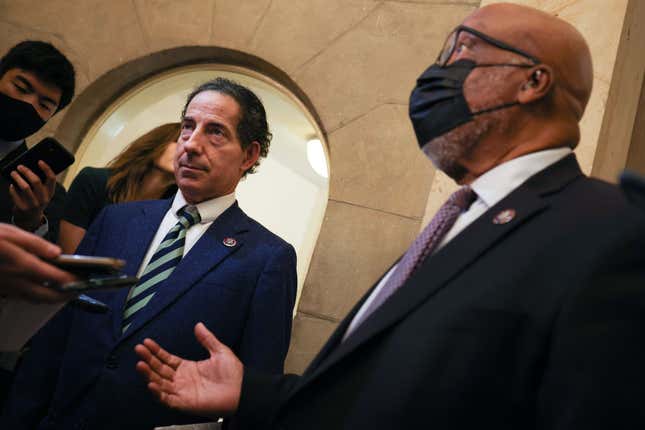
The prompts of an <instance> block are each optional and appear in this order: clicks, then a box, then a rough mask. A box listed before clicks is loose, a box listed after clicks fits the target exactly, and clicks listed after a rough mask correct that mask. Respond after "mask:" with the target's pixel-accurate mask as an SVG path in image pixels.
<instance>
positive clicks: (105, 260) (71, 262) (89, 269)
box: [50, 254, 125, 275]
mask: <svg viewBox="0 0 645 430" xmlns="http://www.w3.org/2000/svg"><path fill="white" fill-rule="evenodd" d="M50 262H51V264H53V265H54V266H57V267H60V268H61V269H63V270H65V271H67V272H71V273H75V274H78V275H91V274H106V275H107V274H114V273H117V272H118V271H119V270H121V269H123V267H125V260H121V259H118V258H111V257H94V256H90V255H71V254H61V255H59V256H58V257H56V258H54V259H53V260H50Z"/></svg>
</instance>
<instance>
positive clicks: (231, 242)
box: [222, 237, 237, 248]
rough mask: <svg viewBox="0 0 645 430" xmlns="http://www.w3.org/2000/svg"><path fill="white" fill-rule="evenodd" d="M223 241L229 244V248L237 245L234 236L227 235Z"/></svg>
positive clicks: (226, 244)
mask: <svg viewBox="0 0 645 430" xmlns="http://www.w3.org/2000/svg"><path fill="white" fill-rule="evenodd" d="M222 243H223V244H224V246H228V247H229V248H232V247H234V246H235V245H237V240H235V239H233V238H232V237H227V238H226V239H224V240H223V241H222Z"/></svg>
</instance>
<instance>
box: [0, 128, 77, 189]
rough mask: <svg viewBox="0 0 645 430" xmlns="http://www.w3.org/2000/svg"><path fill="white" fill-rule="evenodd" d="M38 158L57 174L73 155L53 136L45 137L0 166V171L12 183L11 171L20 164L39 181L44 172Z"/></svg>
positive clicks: (65, 167) (69, 162)
mask: <svg viewBox="0 0 645 430" xmlns="http://www.w3.org/2000/svg"><path fill="white" fill-rule="evenodd" d="M39 160H43V161H44V162H45V163H47V165H49V167H50V168H51V169H52V170H53V171H54V173H55V174H57V175H58V174H59V173H60V172H62V171H63V170H65V169H67V168H68V167H69V166H71V165H72V163H74V156H73V155H72V154H71V153H70V152H69V151H68V150H67V149H65V147H64V146H63V145H61V144H60V143H59V142H58V141H57V140H56V139H54V138H53V137H46V138H44V139H43V140H41V141H40V142H38V143H37V144H36V145H35V146H33V147H31V148H30V149H28V150H27V151H25V152H23V153H22V154H20V155H19V156H17V157H16V158H14V159H13V160H12V161H11V162H9V164H7V165H6V166H4V167H3V168H2V172H0V173H1V174H2V176H3V177H4V178H5V179H6V180H7V181H10V182H12V183H13V182H14V181H13V179H12V178H11V172H13V171H14V170H16V169H17V167H18V166H19V165H21V164H22V165H23V166H25V167H27V168H28V169H30V170H31V171H32V172H34V173H35V174H36V175H38V177H39V178H40V180H41V181H45V177H46V176H45V172H43V171H42V170H41V169H40V167H39V166H38V161H39ZM18 173H20V172H18ZM14 185H15V183H14Z"/></svg>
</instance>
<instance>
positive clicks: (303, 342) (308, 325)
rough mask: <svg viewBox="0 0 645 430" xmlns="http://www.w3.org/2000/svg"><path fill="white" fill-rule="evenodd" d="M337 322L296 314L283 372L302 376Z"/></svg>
mask: <svg viewBox="0 0 645 430" xmlns="http://www.w3.org/2000/svg"><path fill="white" fill-rule="evenodd" d="M337 324H338V323H337V322H335V321H330V320H327V319H321V318H318V317H315V316H312V315H307V314H303V313H300V312H299V313H298V314H297V315H296V318H295V319H294V321H293V331H292V333H291V344H290V346H289V354H287V360H286V362H285V365H284V367H285V372H287V373H296V374H302V372H304V370H305V369H306V368H307V366H308V365H309V363H310V362H311V360H312V359H313V357H315V356H316V354H317V353H318V351H320V349H321V348H322V346H323V345H324V344H325V341H327V339H328V338H329V336H330V335H331V334H332V332H333V331H334V329H335V328H336V326H337Z"/></svg>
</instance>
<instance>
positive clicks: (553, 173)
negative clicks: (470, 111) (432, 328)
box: [294, 155, 582, 394]
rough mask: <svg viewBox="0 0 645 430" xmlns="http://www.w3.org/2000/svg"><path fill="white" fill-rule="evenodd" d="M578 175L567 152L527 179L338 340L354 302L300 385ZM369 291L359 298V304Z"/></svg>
mask: <svg viewBox="0 0 645 430" xmlns="http://www.w3.org/2000/svg"><path fill="white" fill-rule="evenodd" d="M581 175H582V172H581V171H580V168H579V166H578V163H577V161H576V159H575V156H573V155H571V156H568V157H565V158H564V159H563V160H560V161H559V162H557V163H555V164H554V165H552V166H550V167H548V168H547V169H545V170H543V171H542V172H539V173H538V174H536V175H535V176H533V177H532V178H530V179H529V180H528V181H526V182H525V183H524V184H523V185H521V186H520V187H519V188H518V189H516V190H515V191H513V192H512V193H511V194H509V195H508V196H507V197H506V198H504V199H503V200H502V201H500V202H499V203H498V204H496V205H495V206H493V207H492V208H490V209H489V210H488V211H486V212H485V213H484V214H483V215H482V216H480V217H479V218H478V219H477V220H476V221H474V222H473V223H472V224H471V225H469V226H468V227H467V228H466V229H465V230H464V231H462V232H461V233H460V234H459V235H458V236H457V237H455V238H454V239H453V240H452V241H451V242H449V243H448V244H447V245H446V246H445V247H444V248H442V249H441V250H439V251H438V252H437V253H436V254H435V255H433V256H431V257H430V258H428V259H427V260H426V261H425V262H424V263H423V265H422V266H421V267H420V268H419V269H418V270H417V271H416V272H415V273H414V274H413V275H412V276H411V277H410V279H409V280H408V281H407V282H406V284H405V285H404V286H403V287H402V288H400V289H399V290H398V291H397V292H396V293H395V294H394V295H392V297H391V298H390V299H389V300H387V301H386V302H385V303H384V304H383V305H382V306H381V307H380V308H379V309H377V310H376V311H374V313H373V314H372V315H371V316H370V317H369V318H368V319H367V320H365V322H364V323H363V324H362V325H361V326H359V327H358V328H357V329H356V331H355V332H354V333H353V334H352V335H351V336H350V337H349V338H348V339H347V340H346V341H345V342H342V343H339V342H340V339H341V338H342V335H343V334H344V332H345V330H346V329H347V327H348V326H349V323H350V322H351V319H352V318H353V316H354V315H355V314H356V312H357V311H358V309H359V308H360V304H359V305H357V306H356V307H355V308H354V309H353V311H352V313H351V314H350V316H348V317H347V318H345V320H344V321H343V322H342V323H341V324H340V326H339V328H338V329H337V330H336V332H335V333H334V334H333V335H332V337H331V339H330V340H329V342H328V343H327V344H326V345H325V347H323V351H321V354H320V358H319V357H317V358H316V359H315V360H314V362H313V363H312V365H311V366H310V369H308V371H307V372H306V373H305V375H304V378H303V384H301V387H302V386H303V385H306V384H308V383H309V382H310V381H312V380H314V379H316V378H317V377H318V376H320V375H321V374H323V373H324V372H325V371H326V370H327V369H329V368H330V367H331V366H333V365H334V364H336V363H338V362H339V361H340V360H342V359H343V358H344V357H346V356H347V355H348V354H351V353H352V352H353V351H354V350H356V349H357V348H358V347H360V346H361V345H363V344H364V343H365V342H367V341H368V340H370V339H372V338H373V337H375V336H377V335H379V334H380V333H382V332H383V331H384V330H386V329H387V328H389V327H391V326H392V325H394V324H396V323H397V322H398V321H400V320H401V319H403V318H404V317H405V316H406V315H407V314H408V313H410V312H411V311H413V310H414V309H415V308H417V307H418V306H420V305H421V304H422V303H424V302H425V301H426V300H428V298H430V297H431V296H433V295H434V294H436V293H437V292H438V291H439V290H441V289H442V288H444V287H445V286H447V284H448V283H449V282H450V281H451V280H452V279H453V278H454V277H455V276H457V275H459V273H461V272H462V271H463V270H467V268H468V266H469V265H471V264H472V263H473V262H474V261H476V260H477V258H478V257H479V256H481V255H482V254H484V253H485V252H487V251H488V250H490V249H491V248H492V247H494V245H495V244H497V243H498V242H500V241H502V240H504V238H505V237H506V236H508V235H509V234H511V233H512V232H513V231H514V230H516V229H519V228H521V226H522V225H523V224H525V223H526V222H528V221H529V220H531V219H532V218H534V217H536V216H538V215H539V213H540V212H542V211H544V210H546V209H547V208H548V202H547V201H546V200H545V199H544V198H543V196H545V195H546V194H549V193H553V192H556V191H558V190H559V189H561V188H563V187H564V186H565V185H567V184H568V183H570V182H571V181H573V180H574V179H576V178H577V177H579V176H581ZM505 209H514V210H515V211H516V215H515V218H513V219H512V220H511V221H510V222H508V223H506V224H494V223H493V218H494V217H495V216H496V215H497V214H498V213H499V212H500V211H502V210H505ZM377 284H378V283H377ZM368 295H369V293H368ZM368 295H366V296H365V297H364V298H363V299H362V300H361V304H362V303H363V302H364V300H365V299H366V297H367V296H368ZM323 352H326V354H323ZM314 364H315V366H314ZM294 394H295V392H294Z"/></svg>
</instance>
